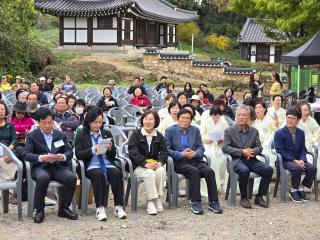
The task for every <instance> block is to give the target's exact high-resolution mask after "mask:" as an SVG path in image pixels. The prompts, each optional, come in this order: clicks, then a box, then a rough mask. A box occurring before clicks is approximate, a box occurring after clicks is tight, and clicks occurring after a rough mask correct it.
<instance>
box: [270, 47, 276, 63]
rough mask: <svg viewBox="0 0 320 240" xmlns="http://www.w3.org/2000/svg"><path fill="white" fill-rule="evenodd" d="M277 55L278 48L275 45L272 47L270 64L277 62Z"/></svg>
mask: <svg viewBox="0 0 320 240" xmlns="http://www.w3.org/2000/svg"><path fill="white" fill-rule="evenodd" d="M275 53H276V47H275V45H270V61H269V62H270V63H274V62H275Z"/></svg>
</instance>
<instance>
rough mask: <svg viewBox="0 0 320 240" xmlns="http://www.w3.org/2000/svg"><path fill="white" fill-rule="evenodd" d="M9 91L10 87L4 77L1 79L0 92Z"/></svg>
mask: <svg viewBox="0 0 320 240" xmlns="http://www.w3.org/2000/svg"><path fill="white" fill-rule="evenodd" d="M10 90H11V85H10V83H8V79H7V77H6V76H2V77H1V83H0V91H2V92H4V91H10Z"/></svg>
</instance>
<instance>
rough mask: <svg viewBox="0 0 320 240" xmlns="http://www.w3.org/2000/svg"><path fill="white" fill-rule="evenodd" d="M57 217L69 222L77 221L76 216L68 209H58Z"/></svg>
mask: <svg viewBox="0 0 320 240" xmlns="http://www.w3.org/2000/svg"><path fill="white" fill-rule="evenodd" d="M58 217H62V218H67V219H69V220H77V219H78V215H77V214H75V213H74V212H72V211H71V210H70V209H69V208H59V211H58Z"/></svg>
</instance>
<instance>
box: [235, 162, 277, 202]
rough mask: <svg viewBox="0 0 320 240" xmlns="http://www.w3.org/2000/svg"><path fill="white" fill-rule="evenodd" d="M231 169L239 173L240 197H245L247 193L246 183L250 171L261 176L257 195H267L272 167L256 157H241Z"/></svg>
mask: <svg viewBox="0 0 320 240" xmlns="http://www.w3.org/2000/svg"><path fill="white" fill-rule="evenodd" d="M233 169H234V171H235V172H236V173H237V174H238V175H239V187H240V193H241V197H242V198H244V197H247V194H248V193H247V185H248V181H249V176H250V172H254V173H256V174H259V175H260V176H261V181H260V186H259V190H258V195H259V196H263V195H264V196H266V195H267V193H268V188H269V184H270V181H271V178H272V173H273V169H272V167H270V166H268V165H267V164H265V163H264V162H261V161H259V160H257V159H250V160H247V159H242V160H239V161H238V162H237V163H236V164H235V166H234V167H233Z"/></svg>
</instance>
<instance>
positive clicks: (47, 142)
mask: <svg viewBox="0 0 320 240" xmlns="http://www.w3.org/2000/svg"><path fill="white" fill-rule="evenodd" d="M53 119H54V113H53V112H52V111H51V110H50V109H49V108H45V107H42V108H40V109H39V110H38V111H37V120H38V122H39V128H38V129H36V130H33V131H32V132H30V133H29V134H28V135H27V137H26V146H25V152H24V159H25V161H29V162H31V164H32V169H31V174H32V178H33V179H34V180H35V181H36V189H35V193H34V208H35V209H36V213H35V215H34V222H35V223H41V222H43V220H44V217H45V215H44V207H45V204H44V199H45V196H46V193H47V189H48V185H49V182H50V181H51V180H56V181H58V182H60V183H61V184H62V185H63V187H61V188H59V195H60V196H59V200H60V202H59V211H58V216H59V217H63V218H67V219H70V220H76V219H78V216H77V215H76V214H75V213H73V212H72V211H71V210H70V209H69V205H70V203H71V201H72V197H73V194H74V191H75V187H76V180H77V178H76V176H75V175H74V174H73V173H72V172H71V170H70V169H69V165H70V161H71V159H72V156H73V152H72V150H71V148H70V146H69V144H68V140H67V138H66V136H65V134H64V133H63V132H61V131H58V130H55V129H53V122H54V121H53Z"/></svg>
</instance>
